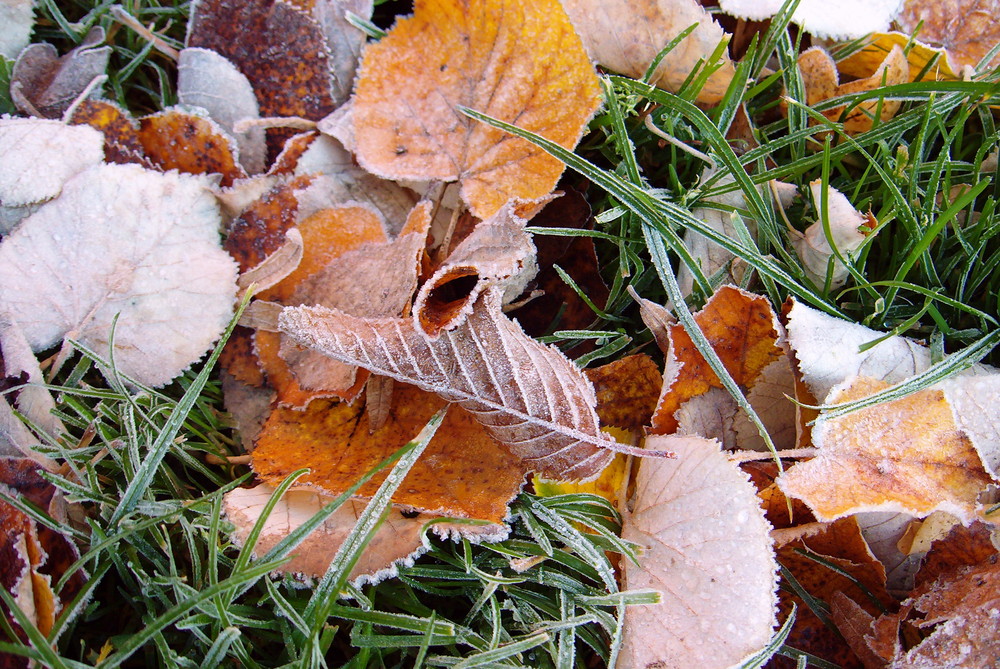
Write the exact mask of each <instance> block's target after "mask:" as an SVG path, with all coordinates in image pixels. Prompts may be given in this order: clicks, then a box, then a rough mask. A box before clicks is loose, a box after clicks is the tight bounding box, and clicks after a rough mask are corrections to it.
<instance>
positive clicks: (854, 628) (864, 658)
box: [830, 590, 892, 669]
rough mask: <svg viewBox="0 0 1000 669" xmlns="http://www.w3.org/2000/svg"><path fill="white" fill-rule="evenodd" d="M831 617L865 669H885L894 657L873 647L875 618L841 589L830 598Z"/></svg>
mask: <svg viewBox="0 0 1000 669" xmlns="http://www.w3.org/2000/svg"><path fill="white" fill-rule="evenodd" d="M830 619H831V620H832V621H833V623H834V624H835V625H836V626H837V629H838V630H839V631H840V633H841V634H842V635H843V637H844V640H845V641H846V642H847V645H848V646H850V647H851V651H852V652H853V653H854V655H855V656H856V657H857V658H858V659H859V660H861V662H862V664H864V666H865V669H883V667H885V666H886V665H887V664H888V662H889V661H890V660H891V659H892V655H886V656H883V655H881V654H879V653H878V652H876V651H875V649H874V648H872V645H871V641H870V639H871V638H872V637H873V636H874V634H875V625H874V624H875V618H874V617H873V616H872V615H871V614H870V613H868V612H867V611H865V610H864V609H863V608H862V607H861V605H860V604H858V603H857V602H856V601H854V600H853V599H851V598H850V597H848V596H847V595H845V594H844V593H843V592H841V591H840V590H838V591H836V592H834V593H833V595H832V597H831V598H830Z"/></svg>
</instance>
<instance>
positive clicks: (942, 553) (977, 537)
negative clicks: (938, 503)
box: [916, 521, 1000, 585]
mask: <svg viewBox="0 0 1000 669" xmlns="http://www.w3.org/2000/svg"><path fill="white" fill-rule="evenodd" d="M995 531H996V528H995V526H993V525H990V524H989V523H984V522H981V521H976V522H974V523H972V524H971V525H969V526H965V525H962V524H960V523H959V524H956V525H954V526H952V527H951V529H950V530H949V531H948V532H947V534H945V536H943V537H941V538H939V539H937V540H936V541H934V542H933V543H932V544H931V547H930V550H929V551H927V555H926V556H925V557H924V559H923V561H922V562H923V563H922V564H921V566H920V571H919V572H917V576H916V581H917V583H918V584H921V585H922V584H929V583H933V582H934V581H935V580H937V579H938V578H939V577H941V576H946V575H948V572H952V571H954V570H956V569H959V568H961V567H973V566H975V565H978V564H982V563H985V562H986V561H988V560H989V559H990V558H991V557H992V556H994V555H996V554H997V553H998V552H1000V551H998V549H997V546H996V545H995V544H994V542H993V535H994V532H995Z"/></svg>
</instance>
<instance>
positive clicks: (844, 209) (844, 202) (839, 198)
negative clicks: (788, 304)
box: [788, 179, 878, 289]
mask: <svg viewBox="0 0 1000 669" xmlns="http://www.w3.org/2000/svg"><path fill="white" fill-rule="evenodd" d="M809 190H810V191H811V192H812V197H813V202H814V203H815V205H816V208H817V211H820V208H821V206H822V205H821V204H820V203H821V202H822V197H823V195H822V193H823V183H822V180H821V179H816V180H815V181H811V182H810V183H809ZM826 191H827V215H826V223H827V225H826V226H824V225H823V223H824V220H823V219H824V216H823V214H822V213H818V214H817V215H818V216H819V218H820V220H818V221H816V222H815V223H813V224H812V225H810V226H809V227H808V228H806V229H805V231H804V232H799V231H798V230H795V229H794V228H789V229H788V236H789V238H790V239H791V242H792V248H794V249H795V253H796V254H797V255H798V256H799V259H800V260H801V261H802V268H803V269H804V270H805V272H806V276H807V277H809V280H810V281H812V282H813V283H814V284H816V285H817V286H825V285H827V280H828V279H829V282H830V283H829V285H830V288H831V289H833V288H839V287H840V286H842V285H844V283H845V282H846V281H847V278H848V277H849V276H850V272H849V271H848V270H847V267H846V266H845V265H844V263H843V262H842V261H841V260H840V258H839V257H838V256H837V254H838V253H839V254H840V256H843V257H845V258H846V257H848V256H849V255H850V254H852V253H854V252H855V251H857V250H858V248H859V247H860V246H861V245H862V244H863V243H864V241H865V239H867V238H868V235H869V234H870V233H871V231H872V230H873V229H874V228H875V226H876V225H878V221H877V220H875V217H874V216H873V215H872V214H871V213H870V212H869V213H868V214H867V215H866V214H862V213H861V212H859V211H858V210H857V209H855V208H854V207H852V206H851V203H850V201H848V199H847V197H845V196H844V194H843V193H841V192H840V191H838V190H837V189H836V188H834V187H833V186H830V185H829V184H827V186H826ZM827 228H828V229H829V231H830V232H829V235H830V236H829V237H827V232H826V230H827ZM831 242H832V245H831ZM835 250H836V252H835Z"/></svg>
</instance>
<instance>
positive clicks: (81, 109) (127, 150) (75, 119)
mask: <svg viewBox="0 0 1000 669" xmlns="http://www.w3.org/2000/svg"><path fill="white" fill-rule="evenodd" d="M69 123H70V124H71V125H89V126H90V127H91V128H94V129H95V130H98V131H100V133H101V134H102V135H104V160H105V161H106V162H109V163H121V164H125V163H138V164H139V165H142V166H143V167H152V164H151V163H150V162H149V160H147V159H146V156H145V153H144V151H143V148H142V142H141V141H139V125H138V123H136V122H135V120H133V119H132V117H131V116H130V115H129V113H128V112H127V111H125V110H124V109H122V108H121V107H119V106H118V105H116V104H115V103H113V102H108V101H106V100H83V101H81V102H80V104H79V105H77V106H76V108H75V109H74V110H73V115H72V116H71V117H70V119H69Z"/></svg>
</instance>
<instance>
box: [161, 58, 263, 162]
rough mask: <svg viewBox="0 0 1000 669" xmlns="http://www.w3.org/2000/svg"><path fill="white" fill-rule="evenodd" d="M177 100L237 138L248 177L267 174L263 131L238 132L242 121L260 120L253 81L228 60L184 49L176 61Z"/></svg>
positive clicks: (241, 160) (240, 155) (258, 129)
mask: <svg viewBox="0 0 1000 669" xmlns="http://www.w3.org/2000/svg"><path fill="white" fill-rule="evenodd" d="M177 99H178V100H179V101H180V103H181V104H182V105H190V106H195V107H201V108H202V109H204V110H205V111H206V112H208V115H209V117H210V118H211V119H212V120H213V121H215V122H216V123H218V124H219V125H220V126H222V128H223V129H224V130H225V131H226V133H227V134H229V135H230V136H232V137H234V138H235V139H236V143H237V144H238V146H239V158H240V164H241V165H242V166H243V167H244V168H245V169H246V171H247V172H248V173H249V174H258V173H260V172H263V171H264V163H265V160H266V158H267V148H266V146H265V144H264V129H263V128H261V127H259V126H252V127H250V128H248V129H247V130H245V131H242V132H237V131H236V125H237V124H238V123H239V122H240V121H247V120H250V121H252V120H255V119H259V118H260V112H259V109H258V106H257V98H256V96H255V95H254V92H253V87H252V86H251V85H250V82H249V81H248V80H247V78H246V77H245V76H243V73H242V72H240V71H239V70H238V69H237V68H236V66H235V65H233V64H232V63H231V62H229V60H228V59H226V58H225V57H224V56H221V55H219V54H217V53H216V52H214V51H211V50H210V49H198V48H191V49H182V50H181V52H180V56H179V57H178V59H177Z"/></svg>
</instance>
